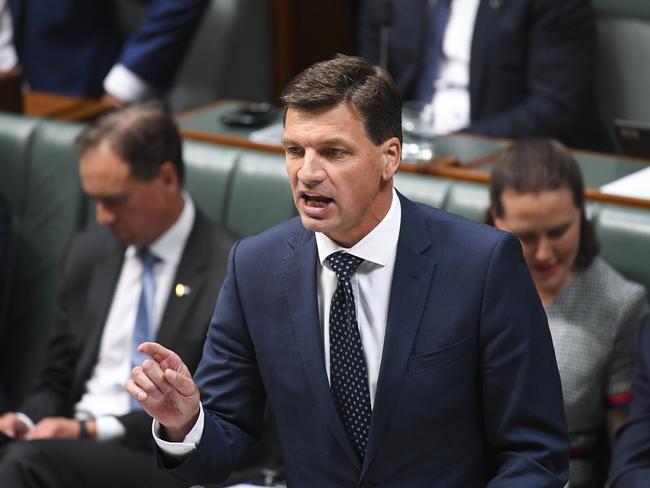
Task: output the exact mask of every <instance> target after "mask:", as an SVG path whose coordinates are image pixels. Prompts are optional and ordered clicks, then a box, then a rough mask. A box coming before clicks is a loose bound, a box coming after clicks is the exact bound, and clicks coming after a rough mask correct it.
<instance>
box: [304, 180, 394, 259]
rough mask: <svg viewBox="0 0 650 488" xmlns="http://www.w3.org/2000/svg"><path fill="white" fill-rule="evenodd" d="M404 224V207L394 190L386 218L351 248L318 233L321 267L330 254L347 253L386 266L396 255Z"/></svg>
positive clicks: (317, 244)
mask: <svg viewBox="0 0 650 488" xmlns="http://www.w3.org/2000/svg"><path fill="white" fill-rule="evenodd" d="M401 222H402V206H401V204H400V201H399V197H398V196H397V192H396V191H395V189H394V188H393V199H392V202H391V204H390V208H389V209H388V213H387V214H386V216H385V217H384V218H383V219H382V220H381V222H379V223H378V224H377V225H376V226H375V228H374V229H372V230H371V231H370V232H369V233H368V234H367V235H366V236H365V237H364V238H363V239H361V240H360V241H359V242H357V243H356V244H355V245H354V246H352V247H351V248H349V249H348V248H345V247H341V246H339V245H338V244H337V243H336V242H334V241H333V240H332V239H330V238H329V237H327V236H326V235H325V234H323V233H322V232H316V247H317V248H318V259H319V261H320V264H321V266H322V265H323V263H324V262H325V260H326V259H327V257H328V256H329V255H330V254H334V253H335V252H338V251H346V252H348V253H350V254H354V255H355V256H357V257H360V258H361V259H363V260H364V261H370V262H372V263H375V264H378V265H380V266H386V264H388V263H389V262H390V260H391V257H392V256H393V255H394V254H395V248H396V247H397V240H398V238H399V229H400V225H401Z"/></svg>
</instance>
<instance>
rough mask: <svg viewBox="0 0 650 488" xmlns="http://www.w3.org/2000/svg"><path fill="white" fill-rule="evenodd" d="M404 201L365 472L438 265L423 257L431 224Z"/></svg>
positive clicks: (386, 419)
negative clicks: (427, 228) (427, 226)
mask: <svg viewBox="0 0 650 488" xmlns="http://www.w3.org/2000/svg"><path fill="white" fill-rule="evenodd" d="M400 201H401V205H402V222H401V225H400V235H399V241H398V244H397V255H396V258H395V270H394V272H393V284H392V286H391V294H390V303H389V307H388V321H387V324H386V335H385V339H384V349H383V352H382V359H381V367H380V369H379V380H378V382H377V392H376V395H375V403H374V409H373V412H372V421H371V425H370V436H369V439H368V447H367V450H366V456H365V459H364V472H365V470H366V469H367V468H368V467H369V466H370V463H371V462H372V459H373V457H374V454H375V452H376V450H377V447H378V446H379V445H380V444H381V438H382V436H383V435H384V432H385V431H386V428H387V426H388V424H389V421H390V418H391V415H392V412H393V408H394V406H395V403H396V402H395V398H396V396H397V395H398V394H399V390H400V386H401V383H402V381H403V378H404V375H405V373H406V368H407V366H408V359H409V357H410V355H411V349H412V347H413V341H414V340H415V336H416V334H417V331H418V328H419V326H420V322H421V319H422V313H423V311H424V308H425V305H426V303H427V298H428V296H429V290H430V288H431V282H432V279H433V274H434V269H435V266H436V265H435V262H434V261H433V260H432V259H431V257H428V256H424V255H423V253H424V251H425V250H426V249H428V248H429V247H430V246H431V242H430V239H429V237H428V235H427V233H425V232H423V231H422V229H426V225H427V223H426V222H425V221H424V219H423V218H422V216H421V214H420V211H419V210H418V209H417V207H416V206H415V205H414V204H413V203H412V202H410V201H408V200H406V199H405V198H403V197H401V195H400ZM362 475H363V473H362Z"/></svg>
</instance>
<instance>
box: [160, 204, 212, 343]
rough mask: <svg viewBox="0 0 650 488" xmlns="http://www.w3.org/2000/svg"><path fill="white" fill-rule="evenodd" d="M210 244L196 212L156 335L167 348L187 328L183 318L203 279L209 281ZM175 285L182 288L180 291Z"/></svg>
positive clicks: (191, 306) (192, 309)
mask: <svg viewBox="0 0 650 488" xmlns="http://www.w3.org/2000/svg"><path fill="white" fill-rule="evenodd" d="M211 244H212V239H211V236H210V232H209V224H208V223H207V222H206V221H205V220H204V219H203V217H202V216H201V215H200V214H199V213H198V212H197V213H196V217H195V219H194V225H193V227H192V232H191V233H190V235H189V237H188V239H187V243H186V244H185V249H184V250H183V255H182V256H181V260H180V262H179V264H178V268H177V270H176V276H175V277H174V281H173V282H172V286H171V290H170V292H169V297H168V299H167V305H166V307H165V312H164V314H163V317H162V320H161V322H160V328H159V329H158V334H157V336H156V341H158V342H159V343H161V344H163V345H166V346H170V345H172V344H174V343H175V339H176V337H177V336H178V334H180V333H181V331H182V329H183V327H184V326H186V325H187V323H188V320H187V319H186V317H187V316H188V315H189V314H190V313H191V312H193V311H194V304H195V303H196V301H197V300H198V298H199V296H200V291H201V290H203V289H205V285H204V283H205V280H207V279H209V276H207V275H208V270H209V269H210V266H209V265H210V245H211ZM178 285H182V288H180V289H179V290H178V291H179V292H177V286H178ZM215 301H216V297H215Z"/></svg>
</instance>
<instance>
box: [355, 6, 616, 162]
mask: <svg viewBox="0 0 650 488" xmlns="http://www.w3.org/2000/svg"><path fill="white" fill-rule="evenodd" d="M444 2H451V5H450V12H449V11H448V12H447V15H448V22H447V23H446V25H445V26H444V27H441V26H440V25H438V28H441V29H444V37H443V39H444V44H443V45H442V47H440V48H441V49H442V55H441V59H440V63H439V65H438V67H437V68H436V69H435V76H434V78H435V80H425V79H423V78H424V77H427V76H431V74H430V73H429V71H427V68H426V63H427V61H428V58H429V57H432V56H433V55H432V54H431V53H430V50H429V48H428V47H427V42H428V39H429V40H430V39H431V37H428V36H432V35H434V34H432V33H431V32H432V30H434V29H435V27H434V26H435V25H436V23H435V22H436V21H435V19H434V20H431V21H430V20H429V19H430V18H431V16H433V15H435V14H436V10H435V7H434V6H433V5H434V4H435V3H444ZM385 3H387V2H386V0H363V1H362V3H361V7H360V26H359V46H360V54H361V56H363V57H365V58H366V59H367V60H369V61H371V62H373V63H377V62H379V61H380V51H381V49H382V48H381V46H382V43H383V42H385V41H382V40H381V32H382V25H383V26H387V27H384V28H385V29H388V38H389V41H388V55H387V57H388V66H387V69H388V71H389V72H390V73H391V75H392V76H393V77H394V78H395V80H396V83H397V85H398V86H399V88H400V90H401V92H402V95H403V97H404V98H405V99H407V100H410V99H417V98H418V97H419V96H421V95H422V93H423V90H422V85H421V83H429V84H434V83H435V92H436V93H435V95H434V97H435V98H434V99H433V102H434V108H436V109H437V108H439V110H436V113H435V118H436V119H438V122H437V125H438V127H440V129H441V131H442V132H449V131H453V130H459V129H460V130H464V131H468V132H472V133H477V134H484V135H489V136H498V137H509V138H525V137H533V136H551V137H554V138H556V139H559V140H560V141H562V142H564V143H565V144H567V145H569V146H571V147H583V148H590V149H598V150H602V149H605V150H608V149H611V143H610V141H609V139H608V136H607V134H606V132H605V129H604V127H603V126H602V125H601V124H600V122H599V121H598V116H597V113H596V110H595V107H596V104H595V86H594V85H595V83H594V80H595V79H596V76H595V69H596V63H597V56H596V29H595V19H594V13H593V9H592V6H591V2H590V1H589V0H566V1H561V2H559V1H557V0H434V1H431V0H399V1H393V2H392V3H393V9H392V10H393V11H392V12H388V13H387V12H384V10H385V8H383V5H384V4H385ZM443 25H444V23H443ZM428 88H430V91H428V92H427V90H424V92H426V93H428V94H429V95H428V96H431V95H432V94H433V92H434V90H433V86H429V87H428ZM427 101H430V99H429V100H427Z"/></svg>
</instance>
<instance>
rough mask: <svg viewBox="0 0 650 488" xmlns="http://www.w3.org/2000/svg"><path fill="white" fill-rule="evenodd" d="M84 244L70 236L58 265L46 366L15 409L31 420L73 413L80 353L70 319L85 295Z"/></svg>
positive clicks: (86, 267)
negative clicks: (76, 367) (75, 377)
mask: <svg viewBox="0 0 650 488" xmlns="http://www.w3.org/2000/svg"><path fill="white" fill-rule="evenodd" d="M86 247H87V246H86V245H84V244H83V243H81V240H80V239H78V238H73V239H72V240H71V242H70V243H69V244H68V246H67V247H66V249H65V251H64V254H63V258H62V265H61V272H60V273H61V274H60V278H59V286H58V300H57V317H56V323H55V326H54V331H53V333H52V337H51V338H50V341H49V343H48V349H47V358H46V361H45V368H44V370H43V372H42V374H41V375H40V376H39V381H38V384H37V386H36V388H35V389H34V390H32V392H31V393H30V394H29V395H28V397H27V398H26V400H25V401H24V403H23V404H22V405H21V406H20V408H19V409H18V410H19V411H20V412H23V413H25V414H26V415H27V416H29V417H30V418H31V419H32V420H33V421H34V422H38V421H39V420H41V419H42V418H43V417H49V416H62V417H70V416H71V415H72V409H71V407H72V403H71V397H70V392H71V390H72V382H73V377H74V369H75V366H76V364H77V359H78V358H79V356H80V354H81V343H80V340H79V334H78V333H77V332H75V330H74V327H73V323H72V320H71V317H70V316H71V314H72V313H73V312H72V310H74V309H75V306H74V303H75V302H77V301H79V297H80V296H81V297H83V296H85V293H84V291H83V289H84V287H86V284H87V279H86V278H87V272H88V268H89V267H88V266H86V265H84V264H83V263H84V262H85V261H86V259H87V258H86V255H87V253H86V252H85V251H84V249H85V248H86Z"/></svg>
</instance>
